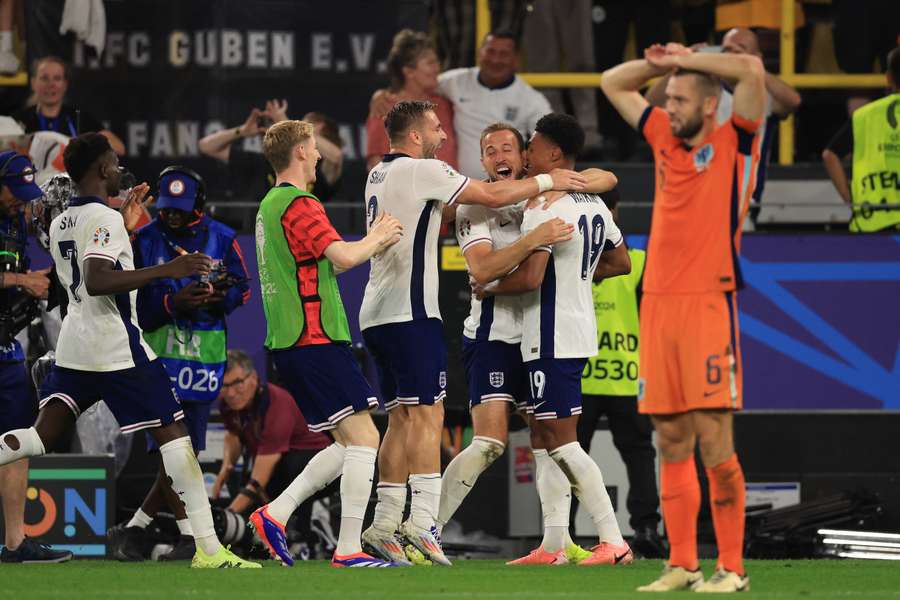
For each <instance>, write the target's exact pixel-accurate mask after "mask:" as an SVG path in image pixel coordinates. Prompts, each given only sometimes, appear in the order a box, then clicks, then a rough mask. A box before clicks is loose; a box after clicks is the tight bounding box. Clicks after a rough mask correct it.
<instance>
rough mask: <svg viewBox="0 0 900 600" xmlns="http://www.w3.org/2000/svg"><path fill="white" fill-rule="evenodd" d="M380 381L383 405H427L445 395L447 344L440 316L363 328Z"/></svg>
mask: <svg viewBox="0 0 900 600" xmlns="http://www.w3.org/2000/svg"><path fill="white" fill-rule="evenodd" d="M362 334H363V340H365V342H366V347H368V349H369V352H370V353H371V354H372V358H373V359H374V360H375V366H376V367H377V368H378V378H379V380H380V382H381V399H382V401H384V408H385V409H386V410H392V409H394V408H396V407H397V406H400V405H401V404H403V405H406V406H416V405H420V404H421V405H426V406H430V405H432V404H435V403H437V402H440V401H441V400H443V399H444V396H446V395H447V345H446V344H445V343H444V325H443V324H442V323H441V321H440V320H439V319H419V320H416V321H407V322H405V323H388V324H387V325H376V326H375V327H369V328H368V329H366V330H365V331H363V332H362Z"/></svg>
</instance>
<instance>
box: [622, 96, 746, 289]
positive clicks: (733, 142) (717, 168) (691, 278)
mask: <svg viewBox="0 0 900 600" xmlns="http://www.w3.org/2000/svg"><path fill="white" fill-rule="evenodd" d="M758 127H759V122H753V121H748V120H746V119H743V118H741V117H739V116H738V115H736V114H735V115H733V116H732V118H731V120H730V121H728V122H727V123H724V124H723V125H721V126H719V127H717V128H716V129H714V130H713V131H712V132H711V133H710V134H709V135H708V136H707V137H706V138H705V139H704V140H703V142H701V143H700V144H699V145H697V146H696V147H693V148H691V147H689V146H687V145H686V144H685V143H684V141H683V140H682V139H681V138H678V137H676V136H675V135H674V134H673V133H672V130H671V128H670V122H669V115H668V114H667V113H666V112H665V111H664V110H662V109H661V108H654V107H649V108H647V110H646V111H645V112H644V114H643V115H642V116H641V120H640V123H639V124H638V131H640V132H641V133H642V134H643V135H644V138H646V140H647V142H648V143H649V144H650V146H651V147H652V148H653V155H654V159H655V162H656V188H655V189H656V193H655V196H654V200H653V223H652V225H651V228H650V240H649V242H648V245H647V266H646V271H645V274H644V291H645V292H648V293H654V294H696V293H703V292H715V291H731V290H735V289H738V288H740V287H741V285H742V282H741V273H740V266H739V265H738V260H737V259H738V252H739V250H740V241H741V224H742V223H743V220H744V216H745V215H746V213H747V207H748V205H749V202H750V197H751V196H752V195H753V190H754V188H755V186H756V172H757V166H758V163H759V142H758V140H757V136H756V135H755V133H756V130H757V128H758Z"/></svg>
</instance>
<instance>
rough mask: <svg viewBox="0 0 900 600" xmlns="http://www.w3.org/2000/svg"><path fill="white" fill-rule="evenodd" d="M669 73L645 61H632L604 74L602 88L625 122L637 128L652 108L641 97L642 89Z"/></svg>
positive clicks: (601, 81)
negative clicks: (646, 111) (643, 116)
mask: <svg viewBox="0 0 900 600" xmlns="http://www.w3.org/2000/svg"><path fill="white" fill-rule="evenodd" d="M667 72H668V69H666V68H662V67H657V66H654V65H652V64H650V63H649V62H647V61H646V60H644V59H640V60H631V61H628V62H626V63H622V64H621V65H619V66H617V67H613V68H612V69H610V70H608V71H606V72H605V73H603V78H602V79H601V80H600V88H601V89H602V90H603V93H604V94H606V97H607V98H608V99H609V101H610V103H611V104H612V105H613V106H614V107H615V109H616V110H617V111H618V113H619V114H620V115H622V118H623V119H625V122H626V123H628V124H629V125H630V126H631V127H634V128H637V126H638V122H639V121H640V120H641V115H643V114H644V111H645V110H647V107H648V106H650V104H649V103H648V102H647V100H646V99H645V98H644V97H643V96H642V95H641V92H640V90H641V88H643V87H644V86H646V85H647V83H648V82H649V81H650V80H651V79H653V78H654V77H659V76H661V75H665V74H666V73H667Z"/></svg>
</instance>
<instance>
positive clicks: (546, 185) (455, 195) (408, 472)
mask: <svg viewBox="0 0 900 600" xmlns="http://www.w3.org/2000/svg"><path fill="white" fill-rule="evenodd" d="M385 127H386V128H387V130H388V135H389V137H390V140H391V148H390V152H389V153H388V154H386V155H385V156H384V159H383V160H382V162H380V163H379V164H378V165H376V166H375V168H374V169H372V171H371V172H370V173H369V176H368V180H367V183H366V194H365V197H366V216H367V223H368V225H369V226H371V225H372V223H374V221H375V219H376V218H377V216H378V214H379V213H380V212H387V213H389V214H391V215H393V216H394V217H395V218H397V219H398V220H399V221H400V223H401V224H402V225H403V231H404V236H403V238H402V239H401V240H400V241H399V242H398V243H397V244H396V245H394V246H392V247H391V248H389V249H387V250H385V251H384V252H383V253H382V254H380V255H378V256H376V257H373V258H372V260H371V270H370V273H369V282H368V284H367V285H366V289H365V294H364V296H363V303H362V308H361V309H360V316H359V322H360V328H361V329H362V332H363V338H364V339H365V342H366V346H367V347H368V349H369V351H370V352H371V353H372V355H373V357H374V359H375V362H376V365H377V366H378V371H379V376H380V379H381V395H382V400H383V401H384V403H385V407H386V408H387V409H388V411H389V417H388V430H387V432H386V433H385V435H384V438H383V441H382V444H381V450H380V452H379V459H378V467H379V469H378V471H379V478H380V481H379V484H378V488H377V490H378V498H379V502H378V505H376V508H375V519H374V521H373V524H372V527H370V528H369V529H368V530H366V531H365V532H364V533H363V542H364V543H365V544H366V545H367V547H369V548H370V549H371V551H372V552H374V553H376V554H378V555H379V556H382V557H384V558H385V559H387V560H391V561H393V562H407V561H406V557H405V556H404V554H403V552H402V550H401V549H400V548H399V546H398V545H397V541H396V539H395V537H394V534H395V531H396V530H397V529H398V527H400V520H401V519H402V516H403V508H404V505H405V503H406V483H407V480H408V481H409V485H410V488H411V489H412V495H413V496H412V502H411V505H410V519H409V521H407V522H406V523H404V524H403V526H402V528H401V533H402V534H403V535H404V536H405V537H406V538H407V539H408V540H409V542H410V543H411V544H412V545H413V546H414V547H415V548H417V549H418V550H419V551H420V552H421V553H422V554H423V555H425V556H426V557H428V558H429V559H430V560H432V561H433V562H437V563H439V564H444V565H449V564H450V562H449V561H448V560H447V558H446V556H444V553H443V550H441V545H440V540H439V538H438V536H437V530H436V528H435V526H434V521H435V517H436V516H437V512H438V504H439V501H440V493H441V476H440V436H441V431H442V426H443V408H442V405H441V401H442V400H443V398H444V396H445V393H446V392H445V389H446V386H447V366H446V364H447V350H446V346H445V344H444V331H443V327H442V324H441V315H440V310H439V308H438V271H437V251H438V233H439V230H440V225H441V219H442V215H443V211H444V207H445V206H450V205H452V204H454V203H460V204H482V205H485V206H490V207H494V208H499V207H502V206H507V205H510V204H514V203H516V202H518V201H519V200H520V199H522V198H526V197H529V196H532V195H535V194H537V193H540V192H541V191H547V190H550V189H559V190H563V189H577V190H580V189H583V187H584V182H585V178H584V177H583V176H581V175H579V174H577V173H575V172H574V171H571V170H563V169H556V170H554V171H552V172H551V173H545V174H542V175H539V176H538V177H532V178H528V179H521V180H508V181H498V182H493V183H485V182H483V181H478V180H475V179H470V178H468V177H465V176H464V175H460V174H459V173H457V172H456V171H454V170H453V169H452V168H451V167H449V166H448V165H447V164H445V163H443V162H441V161H438V160H434V159H433V157H434V153H435V151H436V150H437V148H438V147H440V145H441V143H443V141H444V140H445V139H446V134H445V133H444V131H443V129H442V128H441V123H440V121H439V120H438V118H437V116H436V115H435V113H434V105H433V104H431V103H430V102H421V101H414V102H409V101H405V102H399V103H397V105H396V106H394V108H392V109H391V111H390V113H388V116H387V117H386V119H385Z"/></svg>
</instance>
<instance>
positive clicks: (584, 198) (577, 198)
mask: <svg viewBox="0 0 900 600" xmlns="http://www.w3.org/2000/svg"><path fill="white" fill-rule="evenodd" d="M569 196H571V198H572V200H573V201H574V202H575V203H576V204H582V203H585V202H587V203H590V204H597V203H598V202H600V201H601V200H600V196H597V195H595V194H582V193H581V192H569Z"/></svg>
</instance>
